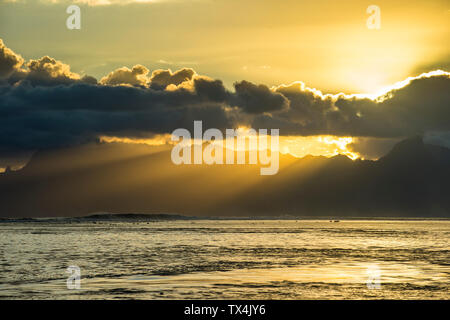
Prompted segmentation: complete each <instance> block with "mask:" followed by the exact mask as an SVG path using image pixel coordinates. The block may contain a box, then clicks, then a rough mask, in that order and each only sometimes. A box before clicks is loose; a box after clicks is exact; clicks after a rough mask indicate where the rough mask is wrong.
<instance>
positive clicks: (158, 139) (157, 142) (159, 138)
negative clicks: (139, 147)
mask: <svg viewBox="0 0 450 320" xmlns="http://www.w3.org/2000/svg"><path fill="white" fill-rule="evenodd" d="M170 137H171V135H170V134H161V135H160V134H158V135H155V136H153V137H152V138H127V137H112V136H101V137H99V139H100V142H106V143H131V144H146V145H149V146H161V145H165V144H171V143H172V141H171V140H170Z"/></svg>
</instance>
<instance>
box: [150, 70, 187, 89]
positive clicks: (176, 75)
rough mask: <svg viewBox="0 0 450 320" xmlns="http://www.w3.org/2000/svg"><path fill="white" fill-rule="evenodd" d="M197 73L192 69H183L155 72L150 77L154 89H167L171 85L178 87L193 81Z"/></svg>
mask: <svg viewBox="0 0 450 320" xmlns="http://www.w3.org/2000/svg"><path fill="white" fill-rule="evenodd" d="M194 75H195V71H194V70H193V69H191V68H183V69H180V70H178V71H175V72H172V71H171V70H170V69H169V70H155V71H153V73H152V76H151V77H150V87H151V88H153V89H166V88H167V87H168V86H170V85H174V86H178V85H180V84H182V83H183V82H186V81H189V80H192V78H193V77H194Z"/></svg>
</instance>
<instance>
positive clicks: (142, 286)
mask: <svg viewBox="0 0 450 320" xmlns="http://www.w3.org/2000/svg"><path fill="white" fill-rule="evenodd" d="M449 239H450V221H448V220H443V221H438V220H340V221H339V222H334V221H329V220H171V221H167V220H161V221H145V220H133V219H131V220H126V219H125V220H101V219H99V220H95V219H91V220H84V219H78V220H73V219H58V220H45V219H41V220H29V221H28V220H3V221H1V222H0V299H449V298H450V293H449V292H450V291H449V289H450V251H449V249H450V246H449ZM68 268H69V269H68ZM74 270H75V271H74ZM74 275H75V276H78V275H79V282H78V281H77V279H78V278H77V277H74ZM77 284H79V286H77Z"/></svg>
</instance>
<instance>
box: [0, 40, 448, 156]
mask: <svg viewBox="0 0 450 320" xmlns="http://www.w3.org/2000/svg"><path fill="white" fill-rule="evenodd" d="M368 76H370V75H368ZM194 120H202V121H203V125H204V127H205V128H206V127H214V128H219V129H225V128H232V127H238V126H241V125H245V126H250V127H253V128H255V129H259V128H267V129H271V128H274V129H280V134H281V135H286V136H288V135H290V136H295V135H300V136H309V135H336V136H353V137H366V138H393V139H395V138H399V137H404V136H410V135H416V134H428V133H433V134H436V133H440V132H442V133H444V136H445V134H446V133H448V132H449V131H450V73H448V72H444V71H435V72H430V73H425V74H422V75H420V76H417V77H414V78H409V79H406V80H405V81H404V82H402V83H399V84H397V85H395V86H393V87H392V88H391V89H390V90H387V91H386V92H384V93H383V94H382V95H380V96H377V97H372V96H363V95H344V94H338V95H329V94H323V93H321V92H320V91H318V90H315V89H312V88H308V87H307V86H306V85H305V84H304V83H302V82H295V83H293V84H289V85H281V86H278V87H273V88H269V87H268V86H266V85H264V84H254V83H251V82H249V81H245V80H243V81H239V82H236V83H235V84H234V90H228V89H226V88H225V87H224V85H223V83H222V81H220V80H216V79H211V78H209V77H206V76H202V75H198V74H197V73H196V72H195V71H194V70H193V69H188V68H184V69H181V70H178V71H175V72H172V71H170V70H155V71H153V72H150V70H148V69H147V68H146V67H145V66H142V65H135V66H133V67H131V68H128V67H123V68H119V69H116V70H113V71H112V72H110V73H109V74H107V75H106V76H104V77H103V78H101V79H100V80H99V81H97V80H96V79H95V78H93V77H90V76H82V75H80V74H77V73H74V72H72V71H71V70H70V66H69V65H67V64H64V63H63V62H61V61H58V60H55V59H53V58H51V57H48V56H44V57H42V58H40V59H37V60H30V61H28V62H26V61H25V60H24V59H23V58H22V57H21V56H20V55H19V54H17V53H15V52H14V51H12V50H11V49H9V48H7V47H6V46H5V45H4V43H3V41H1V40H0V154H3V155H5V154H13V153H19V152H28V151H32V150H36V149H45V148H56V147H61V146H70V145H75V144H80V143H85V142H89V141H93V140H96V139H98V137H100V136H116V137H129V138H142V137H149V136H152V135H155V134H165V133H171V132H172V131H173V130H174V129H176V128H180V127H183V128H187V129H192V125H193V121H194ZM447 136H448V135H447ZM435 140H436V139H435Z"/></svg>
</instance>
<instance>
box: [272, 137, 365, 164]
mask: <svg viewBox="0 0 450 320" xmlns="http://www.w3.org/2000/svg"><path fill="white" fill-rule="evenodd" d="M352 142H354V138H352V137H336V136H329V135H324V136H309V137H298V136H287V137H280V150H281V152H282V153H290V154H291V155H293V156H294V157H298V158H301V157H305V156H307V155H312V156H324V157H334V156H337V155H339V154H341V155H345V156H347V157H349V158H350V159H352V160H355V159H357V158H360V154H358V153H355V152H352V151H351V150H349V148H348V146H349V144H351V143H352Z"/></svg>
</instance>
